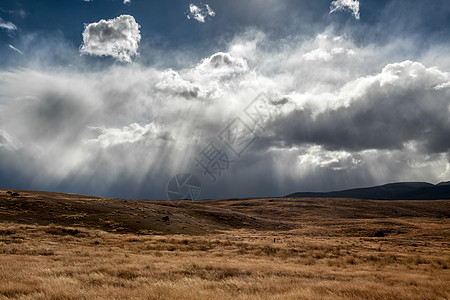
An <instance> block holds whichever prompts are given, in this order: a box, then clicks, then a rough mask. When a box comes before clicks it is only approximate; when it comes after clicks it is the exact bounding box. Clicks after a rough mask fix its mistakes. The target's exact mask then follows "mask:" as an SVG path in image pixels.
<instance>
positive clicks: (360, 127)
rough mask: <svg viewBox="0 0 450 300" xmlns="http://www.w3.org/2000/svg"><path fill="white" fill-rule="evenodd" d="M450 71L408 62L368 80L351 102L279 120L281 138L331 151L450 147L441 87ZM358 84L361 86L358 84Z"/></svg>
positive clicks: (277, 136)
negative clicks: (407, 144) (438, 70)
mask: <svg viewBox="0 0 450 300" xmlns="http://www.w3.org/2000/svg"><path fill="white" fill-rule="evenodd" d="M446 78H447V80H448V77H447V76H446V74H445V73H440V72H437V71H436V70H433V69H426V68H424V66H422V65H420V64H418V63H412V62H410V61H406V62H403V63H400V64H394V65H389V66H387V67H386V68H385V69H384V70H383V72H382V73H380V74H379V75H378V76H374V77H372V78H367V79H365V81H366V83H365V84H364V85H365V86H364V90H362V91H358V93H357V94H356V95H351V94H349V95H344V97H349V98H350V97H351V98H352V99H351V101H350V104H349V105H348V106H347V105H346V106H343V107H338V108H333V109H326V110H325V111H323V112H320V113H318V114H316V115H314V112H313V111H311V110H310V109H308V108H303V109H297V110H295V111H292V112H289V113H288V114H287V115H286V116H284V117H282V118H281V119H279V120H277V121H276V122H275V123H274V128H276V129H275V130H274V135H275V139H276V140H278V141H279V142H280V143H282V144H285V145H287V146H290V145H302V144H308V143H311V144H316V145H321V146H323V147H324V148H326V149H329V150H347V151H351V152H354V151H361V150H367V149H379V150H394V149H402V148H403V147H404V145H405V143H408V142H415V143H417V144H418V145H420V147H421V148H423V149H422V151H424V152H427V153H442V152H446V151H448V149H449V148H450V139H448V138H447V137H449V136H450V117H449V116H450V111H449V107H450V98H449V97H448V92H447V91H446V90H439V89H436V86H438V85H439V84H441V83H442V81H443V80H446ZM355 88H358V87H357V86H355Z"/></svg>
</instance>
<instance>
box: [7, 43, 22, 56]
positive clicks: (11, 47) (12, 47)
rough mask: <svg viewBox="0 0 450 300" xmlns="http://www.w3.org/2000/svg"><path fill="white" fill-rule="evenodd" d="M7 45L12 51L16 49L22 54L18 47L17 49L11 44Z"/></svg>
mask: <svg viewBox="0 0 450 300" xmlns="http://www.w3.org/2000/svg"><path fill="white" fill-rule="evenodd" d="M8 47H9V48H10V49H12V50H14V51H16V52H17V53H19V54H22V51H20V50H19V49H17V48H16V47H14V46H13V45H11V44H9V45H8Z"/></svg>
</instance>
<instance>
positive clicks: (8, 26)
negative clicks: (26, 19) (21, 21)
mask: <svg viewBox="0 0 450 300" xmlns="http://www.w3.org/2000/svg"><path fill="white" fill-rule="evenodd" d="M0 28H2V29H5V30H8V31H14V30H17V27H16V25H14V24H13V23H12V22H6V21H4V20H3V19H2V18H0Z"/></svg>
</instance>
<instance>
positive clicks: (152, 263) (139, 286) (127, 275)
mask: <svg viewBox="0 0 450 300" xmlns="http://www.w3.org/2000/svg"><path fill="white" fill-rule="evenodd" d="M415 234H416V235H417V234H418V233H417V232H416V233H415ZM419 234H420V232H419ZM274 236H276V237H277V241H276V243H274V242H273V237H274ZM416 239H417V238H416ZM427 243H428V244H432V245H433V247H431V246H429V245H428V246H427V245H426V244H425V243H422V245H419V246H418V245H416V246H410V245H409V244H404V243H402V242H395V241H394V240H389V239H381V240H380V239H378V238H358V237H345V236H341V237H339V236H336V237H327V238H325V237H311V236H307V235H304V234H302V233H301V232H294V231H293V232H285V233H280V232H258V231H250V230H234V231H225V232H223V233H217V234H210V235H205V236H190V235H139V236H138V235H134V234H114V233H108V232H104V231H100V230H91V229H86V228H76V227H63V226H55V225H49V226H38V225H18V224H13V223H0V298H3V299H448V298H450V288H449V286H448V282H450V271H449V270H448V266H449V264H450V249H449V248H448V245H449V243H448V237H446V236H445V234H444V235H443V237H441V238H437V239H436V240H430V239H427Z"/></svg>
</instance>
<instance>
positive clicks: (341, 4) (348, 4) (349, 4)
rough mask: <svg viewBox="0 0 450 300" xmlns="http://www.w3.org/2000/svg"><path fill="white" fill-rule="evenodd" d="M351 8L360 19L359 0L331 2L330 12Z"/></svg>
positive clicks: (356, 17)
mask: <svg viewBox="0 0 450 300" xmlns="http://www.w3.org/2000/svg"><path fill="white" fill-rule="evenodd" d="M347 10H350V11H351V12H352V14H353V16H354V17H355V19H356V20H359V17H360V15H359V1H358V0H335V1H333V2H331V6H330V14H332V13H334V12H336V11H347Z"/></svg>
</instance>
